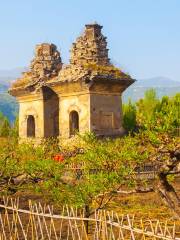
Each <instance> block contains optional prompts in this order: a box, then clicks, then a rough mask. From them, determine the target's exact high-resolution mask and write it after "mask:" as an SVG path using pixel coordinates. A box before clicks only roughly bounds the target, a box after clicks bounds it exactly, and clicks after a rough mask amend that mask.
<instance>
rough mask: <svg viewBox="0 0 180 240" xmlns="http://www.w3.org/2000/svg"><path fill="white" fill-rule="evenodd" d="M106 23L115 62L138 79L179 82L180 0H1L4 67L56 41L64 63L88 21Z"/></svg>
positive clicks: (0, 64)
mask: <svg viewBox="0 0 180 240" xmlns="http://www.w3.org/2000/svg"><path fill="white" fill-rule="evenodd" d="M94 21H97V22H98V23H100V24H101V25H103V26H104V28H103V33H104V35H106V36H107V40H108V48H109V49H110V51H109V54H110V58H111V60H112V62H113V63H114V64H116V65H117V66H119V67H121V68H122V69H123V70H124V71H126V72H128V73H130V74H131V75H132V76H133V77H135V78H149V77H154V76H166V77H170V78H172V79H174V80H178V81H179V80H180V0H89V1H87V0H0V31H1V34H0V69H12V68H16V67H24V66H28V65H29V62H30V60H31V59H32V57H33V51H34V46H35V45H36V44H37V43H41V42H52V43H55V44H56V45H57V46H58V49H59V50H60V52H61V55H62V59H63V62H65V63H67V62H68V59H69V49H70V47H71V44H72V42H73V41H75V39H76V37H77V36H79V35H80V34H81V33H82V31H83V28H84V25H85V24H86V23H92V22H94Z"/></svg>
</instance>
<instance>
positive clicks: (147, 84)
mask: <svg viewBox="0 0 180 240" xmlns="http://www.w3.org/2000/svg"><path fill="white" fill-rule="evenodd" d="M149 88H154V89H155V90H156V92H157V95H158V97H159V98H161V97H162V96H164V95H167V96H173V95H175V94H176V93H178V92H180V82H178V81H174V80H172V79H170V78H166V77H154V78H149V79H140V80H137V81H136V82H135V83H134V84H133V85H131V86H130V87H129V88H128V89H127V90H126V91H125V92H124V93H123V101H125V102H127V101H128V99H129V98H131V99H132V101H137V100H139V99H140V98H143V97H144V92H145V91H146V90H147V89H149Z"/></svg>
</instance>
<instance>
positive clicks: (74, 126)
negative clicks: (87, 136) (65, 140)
mask: <svg viewBox="0 0 180 240" xmlns="http://www.w3.org/2000/svg"><path fill="white" fill-rule="evenodd" d="M69 130H70V133H69V135H70V137H71V136H74V135H75V133H76V132H79V114H78V112H76V111H72V112H70V115H69Z"/></svg>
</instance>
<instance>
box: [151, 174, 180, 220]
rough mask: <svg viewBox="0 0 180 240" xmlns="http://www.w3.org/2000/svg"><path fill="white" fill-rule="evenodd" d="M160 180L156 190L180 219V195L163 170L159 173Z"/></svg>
mask: <svg viewBox="0 0 180 240" xmlns="http://www.w3.org/2000/svg"><path fill="white" fill-rule="evenodd" d="M158 177H159V181H158V184H157V186H156V188H155V191H156V192H157V193H158V194H159V195H160V197H161V199H162V200H163V201H164V202H165V204H166V205H167V206H168V207H169V208H170V209H171V210H172V211H173V212H174V214H175V216H176V217H177V218H178V219H180V197H179V196H178V195H177V193H176V191H175V189H174V187H173V186H172V185H171V184H170V183H169V182H168V180H167V175H166V174H163V173H162V172H161V173H159V174H158Z"/></svg>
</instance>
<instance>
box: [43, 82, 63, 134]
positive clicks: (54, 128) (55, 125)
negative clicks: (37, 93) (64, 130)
mask: <svg viewBox="0 0 180 240" xmlns="http://www.w3.org/2000/svg"><path fill="white" fill-rule="evenodd" d="M42 92H43V100H44V137H57V136H59V97H58V95H57V94H56V93H55V92H54V91H53V90H52V89H51V88H49V87H42Z"/></svg>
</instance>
